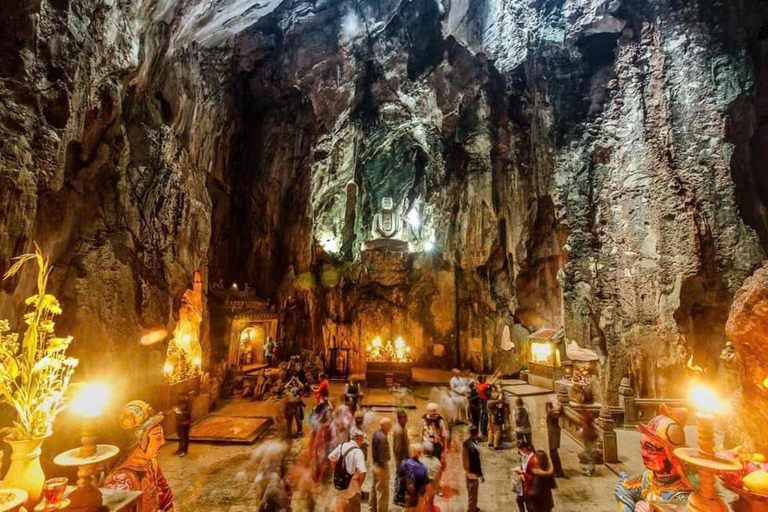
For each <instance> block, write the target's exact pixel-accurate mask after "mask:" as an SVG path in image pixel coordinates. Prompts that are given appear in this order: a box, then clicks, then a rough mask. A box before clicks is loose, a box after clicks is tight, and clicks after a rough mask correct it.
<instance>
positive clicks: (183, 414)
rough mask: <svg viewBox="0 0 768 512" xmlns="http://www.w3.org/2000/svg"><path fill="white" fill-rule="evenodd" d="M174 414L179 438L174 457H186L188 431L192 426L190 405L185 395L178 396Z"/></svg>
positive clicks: (187, 396) (188, 398)
mask: <svg viewBox="0 0 768 512" xmlns="http://www.w3.org/2000/svg"><path fill="white" fill-rule="evenodd" d="M174 412H176V434H177V435H178V436H179V447H178V448H177V449H176V451H175V452H174V455H178V456H179V457H186V456H187V451H188V450H189V430H190V427H191V426H192V404H191V402H190V397H189V395H188V394H186V393H182V394H180V395H179V403H178V405H177V406H176V407H175V408H174Z"/></svg>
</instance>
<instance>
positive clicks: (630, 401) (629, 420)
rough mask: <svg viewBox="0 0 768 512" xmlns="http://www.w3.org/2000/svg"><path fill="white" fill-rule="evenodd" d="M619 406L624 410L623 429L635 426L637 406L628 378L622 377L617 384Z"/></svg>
mask: <svg viewBox="0 0 768 512" xmlns="http://www.w3.org/2000/svg"><path fill="white" fill-rule="evenodd" d="M619 405H620V406H621V408H622V409H624V428H627V427H633V426H635V425H637V404H635V390H634V389H632V381H631V379H630V378H629V377H626V376H625V377H623V378H622V379H621V383H620V384H619Z"/></svg>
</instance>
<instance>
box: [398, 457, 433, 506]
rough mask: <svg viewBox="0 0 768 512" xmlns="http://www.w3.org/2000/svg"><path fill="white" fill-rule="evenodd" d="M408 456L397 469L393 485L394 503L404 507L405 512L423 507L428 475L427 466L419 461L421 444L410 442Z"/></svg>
mask: <svg viewBox="0 0 768 512" xmlns="http://www.w3.org/2000/svg"><path fill="white" fill-rule="evenodd" d="M409 452H410V457H409V458H408V459H406V460H404V461H403V463H402V464H400V467H399V468H398V469H397V482H396V486H395V499H394V502H395V505H400V506H401V507H404V508H405V511H406V512H417V511H419V510H421V509H422V508H423V503H424V496H425V495H426V491H427V484H428V483H429V477H428V475H427V467H426V466H425V465H424V464H422V463H421V462H420V461H419V457H421V453H422V446H421V445H420V444H412V445H411V446H410V449H409Z"/></svg>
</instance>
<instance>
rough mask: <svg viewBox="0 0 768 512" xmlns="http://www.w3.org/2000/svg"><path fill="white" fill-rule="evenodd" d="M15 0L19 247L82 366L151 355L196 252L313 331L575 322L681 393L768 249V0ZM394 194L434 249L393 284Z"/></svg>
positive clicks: (3, 114)
mask: <svg viewBox="0 0 768 512" xmlns="http://www.w3.org/2000/svg"><path fill="white" fill-rule="evenodd" d="M6 4H7V5H4V7H3V10H4V13H3V17H2V20H0V28H1V29H2V33H3V36H2V37H0V51H2V55H3V57H4V58H3V59H2V61H0V139H2V145H1V146H0V197H2V199H3V200H2V202H0V270H2V269H4V268H7V266H8V263H9V261H10V258H11V257H12V256H14V255H17V254H20V253H21V252H23V251H25V250H28V249H29V247H30V245H31V243H32V241H33V240H37V241H38V242H39V243H40V244H41V246H42V247H43V249H44V250H45V251H47V252H49V253H50V254H51V255H52V257H53V260H54V262H55V263H56V266H57V270H56V273H55V276H54V277H55V281H56V285H57V287H58V290H57V293H58V295H60V296H61V298H62V299H63V305H64V310H65V317H64V318H63V321H62V322H61V323H60V324H59V325H60V327H61V328H62V329H66V330H67V331H69V332H70V333H72V334H74V335H75V338H76V342H75V345H74V347H73V348H74V349H75V350H76V351H77V352H78V354H79V355H81V356H83V358H84V367H83V372H85V373H89V372H94V371H96V366H97V365H93V364H92V363H94V362H97V361H98V362H99V363H100V364H99V365H98V366H99V367H100V368H101V369H102V371H107V370H110V369H113V368H117V369H121V370H123V371H124V372H125V373H130V374H131V375H132V376H131V378H130V379H132V381H133V382H132V385H133V386H137V385H138V383H139V382H151V379H147V378H146V377H147V375H150V376H151V375H155V374H157V375H159V371H160V370H159V368H148V367H147V364H146V361H147V360H149V359H146V357H145V355H144V353H143V351H136V350H134V347H135V343H136V340H137V339H138V336H139V335H140V333H141V332H142V331H143V330H145V329H149V328H153V327H157V326H162V327H165V328H166V329H168V330H169V332H170V331H172V330H173V326H174V323H175V321H176V320H175V317H176V316H177V311H178V308H179V305H180V301H181V297H182V295H183V293H184V291H185V290H186V289H187V288H188V287H189V286H190V285H191V282H192V276H193V273H194V271H195V270H198V269H201V270H203V276H204V279H205V280H206V281H208V280H210V281H219V280H223V281H224V282H226V283H229V282H232V281H237V282H239V283H250V284H251V285H252V286H253V287H254V288H255V289H256V290H257V291H258V293H259V294H260V295H262V296H263V297H265V298H270V299H273V300H274V301H275V303H276V304H277V305H278V307H279V309H280V312H281V315H282V325H283V335H284V340H282V341H284V343H285V346H288V347H290V348H291V349H298V348H306V349H316V348H317V347H318V346H319V343H320V342H321V341H324V340H326V337H327V336H328V334H327V333H331V332H337V331H339V332H340V331H343V332H348V333H357V338H358V339H357V341H355V343H356V344H357V345H356V348H357V349H358V350H359V348H360V343H364V342H365V341H366V338H368V337H369V336H370V335H371V334H372V332H373V330H375V329H377V328H380V326H381V325H382V323H381V319H382V318H386V319H391V321H389V326H388V327H387V328H388V329H389V330H391V331H393V335H394V334H395V333H394V331H395V330H406V331H407V335H409V336H411V337H412V338H413V340H414V342H415V343H418V345H419V346H418V347H417V348H418V352H419V354H420V357H421V358H423V359H422V362H424V363H429V364H434V365H442V366H444V367H451V366H454V365H456V364H460V365H464V366H472V367H474V368H475V369H478V370H491V369H492V368H493V367H495V366H496V365H502V366H504V367H505V368H508V369H510V371H513V370H514V369H515V365H514V362H513V361H514V358H513V360H512V361H510V360H509V358H510V357H511V356H510V355H509V353H506V352H505V353H501V352H500V348H499V347H500V340H501V334H500V333H501V332H502V330H503V326H505V325H508V326H515V325H518V326H522V327H525V328H528V329H535V328H537V327H541V326H551V327H564V328H565V330H566V334H567V336H568V337H569V338H572V339H575V340H577V341H578V342H579V343H580V344H581V345H582V346H587V347H590V348H593V349H595V350H597V351H598V353H599V354H600V355H601V362H602V368H603V372H602V375H603V379H604V381H605V382H604V383H605V385H606V388H607V389H608V390H609V395H610V397H611V398H612V399H615V389H616V387H617V384H618V381H619V379H620V378H621V376H622V375H624V374H626V373H630V372H631V373H632V374H633V375H634V376H635V379H636V384H637V388H638V390H639V391H640V393H641V394H643V395H647V396H654V395H655V396H658V395H670V394H674V393H675V392H676V390H675V389H674V388H673V386H670V382H671V379H672V378H673V376H674V375H676V373H677V372H679V370H680V367H681V365H682V363H683V362H684V361H685V360H686V359H687V358H688V357H689V356H690V355H691V354H693V355H694V358H695V360H696V362H697V364H700V365H703V366H707V367H714V366H715V365H716V364H717V358H716V355H717V353H718V352H719V348H720V345H721V344H722V342H723V340H724V339H725V333H724V325H725V320H726V318H727V313H728V310H729V308H730V304H731V300H732V297H733V293H734V292H735V291H736V289H738V287H739V286H740V285H741V284H742V282H743V280H744V278H745V277H746V276H747V275H749V274H750V273H751V272H752V270H753V269H754V268H755V267H756V266H757V265H758V264H759V263H760V261H761V260H762V259H763V257H764V255H765V248H766V246H768V215H766V204H768V192H767V191H768V184H766V180H765V176H766V175H768V174H767V173H765V169H764V165H765V164H764V162H765V158H763V157H764V156H765V154H764V153H765V149H764V148H765V147H768V145H766V144H765V141H766V140H768V129H766V127H765V126H766V124H765V123H766V121H765V119H766V108H768V101H766V98H768V71H767V70H768V49H767V48H768V43H767V42H766V41H767V40H766V31H765V29H764V27H765V26H766V17H767V14H766V10H767V9H768V7H767V6H766V4H765V2H760V1H759V0H746V1H744V2H738V3H735V2H709V1H704V0H700V1H698V0H694V1H690V2H680V1H678V0H660V1H655V2H646V1H640V0H567V1H564V2H544V1H536V2H531V1H527V2H517V1H503V0H482V1H477V2H475V1H471V2H470V1H468V0H451V1H448V0H442V1H435V0H412V1H398V0H388V1H376V2H374V1H368V0H363V1H360V2H354V3H352V2H346V1H339V0H325V1H318V2H309V1H301V0H290V1H289V0H283V1H279V0H272V1H260V2H256V1H254V0H217V1H215V2H203V1H199V0H194V1H190V2H180V1H177V0H143V1H137V2H129V1H123V0H118V1H114V2H106V1H101V0H36V1H32V2H26V1H21V0H10V1H9V2H6ZM350 182H354V184H355V185H354V186H350ZM385 195H389V196H392V197H393V198H394V199H395V203H396V205H397V208H398V209H399V211H400V212H401V213H402V214H407V213H408V211H409V210H410V209H412V208H414V207H417V208H418V209H419V211H420V213H421V217H422V218H421V226H420V227H419V228H418V229H415V230H412V231H411V232H409V233H408V237H409V238H410V239H409V241H411V243H414V244H416V246H418V247H422V248H423V247H424V244H425V243H426V242H428V241H430V242H432V241H433V243H434V246H435V248H434V250H433V251H432V252H431V254H427V253H418V252H417V253H414V254H412V255H411V256H409V259H408V262H407V264H405V266H404V268H403V269H402V270H401V271H400V274H399V275H395V274H393V273H392V272H391V269H390V270H388V271H387V272H386V274H387V275H386V278H385V279H383V280H376V279H372V278H371V276H370V275H369V274H367V273H366V269H365V265H363V264H362V262H361V258H360V249H361V247H362V244H363V243H364V242H365V241H366V240H367V238H368V234H369V233H370V228H371V222H372V218H373V215H374V214H375V213H376V211H377V210H378V208H379V205H380V200H381V198H382V197H383V196H385ZM409 229H410V228H409ZM327 240H332V241H333V242H334V243H335V244H336V245H337V246H338V248H339V251H338V253H337V254H329V253H327V252H325V251H323V250H322V249H321V246H322V244H323V243H324V242H326V241H327ZM31 285H32V283H31V276H30V275H26V274H24V275H22V276H21V277H20V278H19V279H16V280H13V281H9V282H6V283H4V284H3V286H2V291H0V316H3V317H10V318H16V315H17V314H18V311H19V305H20V302H21V298H22V297H24V296H25V295H26V293H27V292H28V291H29V290H30V289H31ZM365 326H367V327H365ZM350 336H351V334H350ZM219 342H221V340H219ZM211 343H212V344H215V343H217V340H211ZM437 346H440V347H443V350H442V355H440V356H437V355H435V354H436V352H441V351H440V350H437V351H435V350H433V347H437ZM213 351H214V352H216V350H213ZM104 362H108V363H109V364H106V365H105V364H103V363H104ZM128 368H132V369H133V371H132V372H127V369H128ZM136 368H138V369H139V371H136ZM144 372H146V375H144V374H143V373H144ZM126 389H135V388H131V387H130V386H129V387H127V388H126Z"/></svg>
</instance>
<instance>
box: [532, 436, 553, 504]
mask: <svg viewBox="0 0 768 512" xmlns="http://www.w3.org/2000/svg"><path fill="white" fill-rule="evenodd" d="M535 458H536V459H535V460H536V464H535V465H534V467H533V468H532V469H531V472H532V473H533V478H532V481H531V487H530V489H531V490H530V497H529V500H528V502H529V503H530V504H531V505H532V506H533V511H532V512H552V509H554V508H555V501H554V498H553V497H552V489H554V488H555V487H557V484H556V483H555V477H554V474H555V473H554V471H553V469H552V466H551V465H550V463H549V458H548V457H547V454H546V452H545V451H544V450H537V451H536V453H535Z"/></svg>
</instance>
